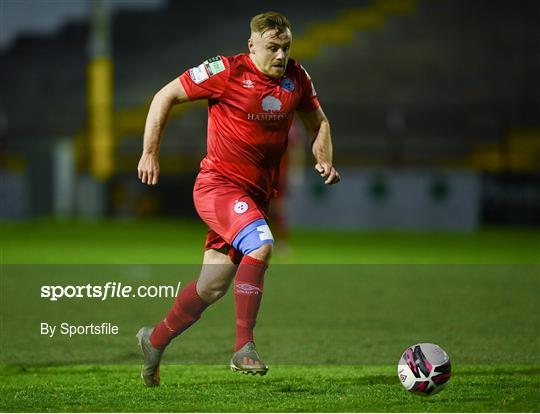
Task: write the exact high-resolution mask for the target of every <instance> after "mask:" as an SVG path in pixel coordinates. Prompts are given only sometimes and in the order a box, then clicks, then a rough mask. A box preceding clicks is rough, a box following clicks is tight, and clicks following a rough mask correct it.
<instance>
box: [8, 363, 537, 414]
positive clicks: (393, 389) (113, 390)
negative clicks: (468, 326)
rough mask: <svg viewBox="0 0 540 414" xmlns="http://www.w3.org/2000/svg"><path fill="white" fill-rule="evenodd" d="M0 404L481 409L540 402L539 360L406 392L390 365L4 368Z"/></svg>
mask: <svg viewBox="0 0 540 414" xmlns="http://www.w3.org/2000/svg"><path fill="white" fill-rule="evenodd" d="M0 372H1V374H2V383H1V385H0V410H1V411H8V412H9V411H21V412H23V411H43V412H47V411H69V412H78V411H90V412H102V411H116V412H124V411H129V412H136V411H142V412H151V411H166V412H181V411H187V412H208V411H229V412H230V411H232V412H276V411H277V412H295V411H300V412H302V411H304V412H321V411H323V412H351V411H371V412H373V411H377V412H380V411H385V412H408V411H413V412H426V411H427V412H456V411H457V412H478V411H490V412H496V411H506V412H507V411H521V412H528V411H529V412H530V411H538V410H539V409H540V404H539V398H538V375H539V373H540V369H539V368H533V367H526V366H461V367H456V368H455V370H454V376H453V378H452V379H451V380H450V382H449V383H448V384H447V387H446V389H444V390H443V391H442V392H441V393H439V394H437V395H434V396H431V397H427V398H426V397H421V396H416V395H412V394H409V393H408V392H406V391H405V390H404V389H403V388H402V387H401V385H400V384H399V383H398V380H397V376H396V374H395V367H393V366H304V367H299V366H286V365H281V366H275V367H271V370H270V372H269V374H268V375H267V376H266V377H252V376H243V375H242V374H239V373H232V372H230V371H228V369H227V368H226V367H225V366H213V365H212V366H208V365H195V366H178V365H175V366H165V367H164V368H163V372H162V377H163V378H162V386H161V387H159V388H153V389H146V388H144V387H143V386H142V385H141V383H140V379H139V378H138V373H139V369H138V367H136V366H102V367H100V366H63V367H29V368H22V367H17V368H12V367H9V368H6V367H4V368H2V369H1V371H0Z"/></svg>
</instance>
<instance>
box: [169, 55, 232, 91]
mask: <svg viewBox="0 0 540 414" xmlns="http://www.w3.org/2000/svg"><path fill="white" fill-rule="evenodd" d="M229 73H230V67H229V62H228V60H227V58H226V57H224V56H216V57H213V58H211V59H208V60H205V61H204V62H203V63H201V64H200V65H199V66H195V67H193V68H191V69H188V70H186V71H185V72H184V73H182V74H181V75H180V77H179V79H180V82H182V86H183V87H184V89H185V91H186V94H187V96H188V97H189V99H190V100H192V101H194V100H196V99H215V98H219V97H220V96H221V94H222V93H223V91H224V90H225V88H226V86H227V82H228V80H229Z"/></svg>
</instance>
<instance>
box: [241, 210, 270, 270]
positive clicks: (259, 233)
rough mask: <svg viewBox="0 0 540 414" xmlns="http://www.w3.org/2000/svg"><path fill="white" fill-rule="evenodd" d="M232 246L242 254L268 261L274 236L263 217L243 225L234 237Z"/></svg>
mask: <svg viewBox="0 0 540 414" xmlns="http://www.w3.org/2000/svg"><path fill="white" fill-rule="evenodd" d="M232 245H233V247H234V248H235V249H236V250H238V251H240V252H242V254H244V255H249V256H252V257H255V258H256V259H259V260H264V261H268V260H269V259H270V256H271V255H272V249H273V245H274V236H273V235H272V232H271V231H270V227H268V223H267V222H266V220H264V219H259V220H256V221H254V222H253V223H250V224H248V225H247V226H246V227H244V228H243V229H242V230H241V231H240V233H238V235H237V236H236V237H235V239H234V240H233V243H232Z"/></svg>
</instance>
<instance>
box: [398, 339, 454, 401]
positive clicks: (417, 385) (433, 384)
mask: <svg viewBox="0 0 540 414" xmlns="http://www.w3.org/2000/svg"><path fill="white" fill-rule="evenodd" d="M397 371H398V377H399V379H400V381H401V385H403V386H404V387H405V389H406V390H407V391H410V392H412V393H414V394H419V395H424V396H428V395H433V394H436V393H438V392H439V391H441V390H442V389H443V388H444V385H445V384H446V383H447V382H448V380H449V379H450V374H451V366H450V358H449V357H448V355H447V354H446V352H444V350H443V349H442V348H441V347H440V346H438V345H435V344H430V343H424V344H416V345H413V346H410V347H409V348H407V349H406V350H405V352H403V355H402V356H401V359H400V360H399V363H398V369H397Z"/></svg>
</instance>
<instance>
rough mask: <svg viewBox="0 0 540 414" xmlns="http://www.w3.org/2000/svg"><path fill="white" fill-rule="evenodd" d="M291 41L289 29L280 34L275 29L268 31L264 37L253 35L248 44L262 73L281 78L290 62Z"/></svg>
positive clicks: (257, 34) (258, 34)
mask: <svg viewBox="0 0 540 414" xmlns="http://www.w3.org/2000/svg"><path fill="white" fill-rule="evenodd" d="M291 41H292V34H291V31H290V30H289V29H287V30H286V31H284V32H282V33H279V34H278V33H277V30H275V29H274V30H267V31H266V32H264V33H263V34H262V35H261V34H260V33H252V34H251V38H250V39H249V43H248V45H249V51H250V55H251V58H252V59H253V61H254V62H255V64H256V65H257V67H258V68H259V69H260V70H261V72H262V73H264V74H265V75H268V76H270V77H272V78H281V77H282V76H283V74H284V73H285V68H286V67H287V62H288V61H289V52H290V49H291Z"/></svg>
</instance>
